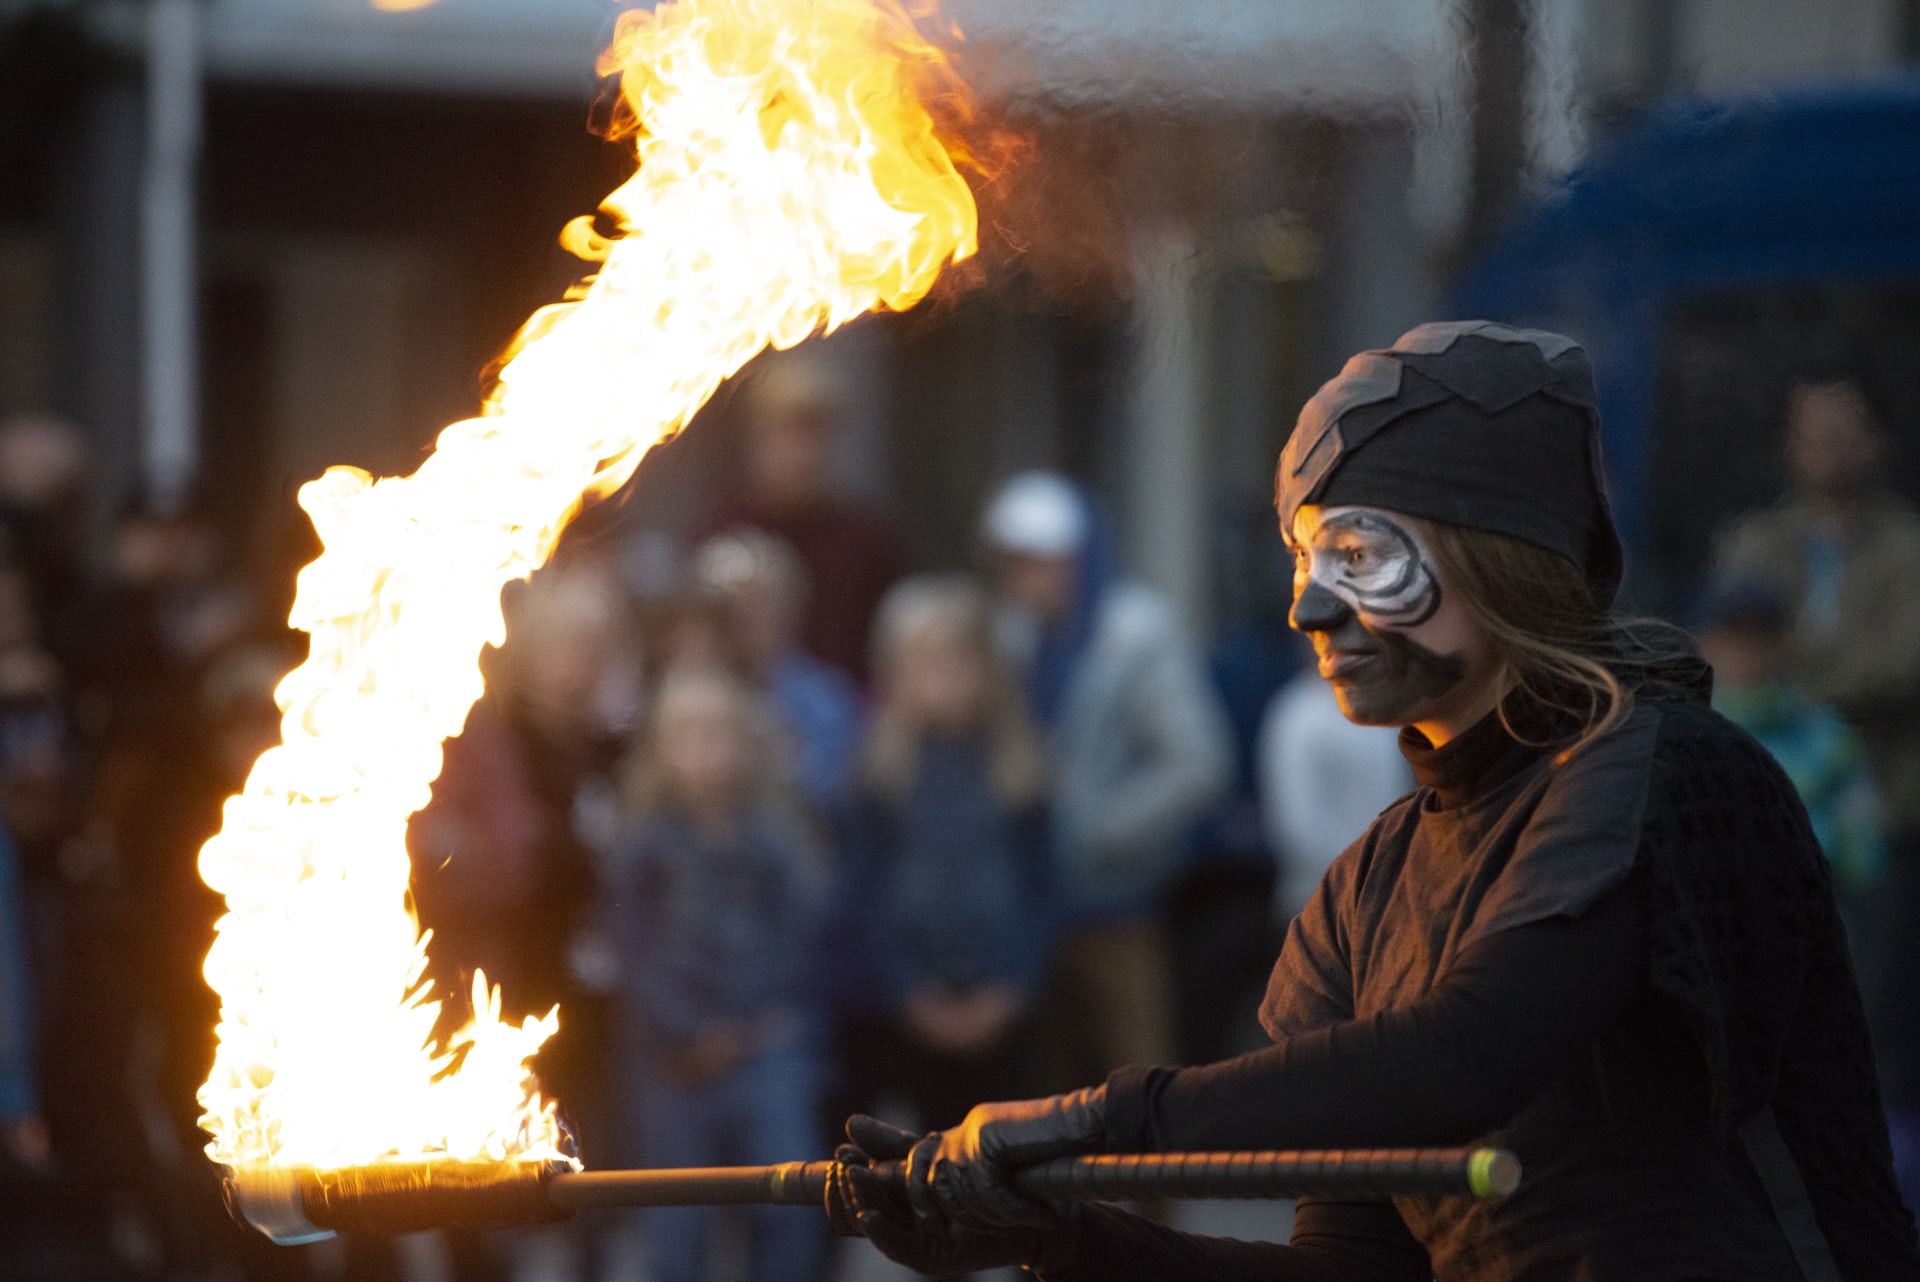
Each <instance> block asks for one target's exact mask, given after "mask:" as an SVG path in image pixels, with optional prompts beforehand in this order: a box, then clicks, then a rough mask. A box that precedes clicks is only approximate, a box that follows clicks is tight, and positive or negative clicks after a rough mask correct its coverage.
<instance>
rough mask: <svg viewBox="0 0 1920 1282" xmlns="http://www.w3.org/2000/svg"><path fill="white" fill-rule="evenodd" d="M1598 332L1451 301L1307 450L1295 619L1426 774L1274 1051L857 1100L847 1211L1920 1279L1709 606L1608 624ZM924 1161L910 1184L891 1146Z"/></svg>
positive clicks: (1285, 988)
mask: <svg viewBox="0 0 1920 1282" xmlns="http://www.w3.org/2000/svg"><path fill="white" fill-rule="evenodd" d="M1601 475H1602V474H1601V468H1600V455H1599V421H1598V416H1597V413H1596V410H1595V404H1594V391H1593V381H1592V375H1591V371H1590V368H1589V366H1588V363H1587V358H1586V356H1585V354H1584V352H1582V350H1581V349H1580V347H1579V346H1578V345H1577V344H1575V343H1574V342H1573V341H1572V340H1570V339H1567V338H1564V337H1562V336H1560V335H1557V334H1550V333H1544V332H1539V331H1523V330H1515V329H1510V328H1506V327H1504V326H1498V325H1490V324H1486V323H1463V324H1444V325H1423V326H1420V327H1419V328H1417V329H1414V330H1412V331H1410V332H1409V333H1407V334H1406V335H1404V336H1403V337H1402V338H1401V339H1400V340H1399V342H1398V343H1397V344H1396V345H1395V346H1394V347H1393V349H1392V350H1390V351H1384V352H1367V353H1363V354H1361V355H1359V356H1357V357H1355V358H1354V359H1353V360H1352V361H1350V362H1349V363H1348V364H1347V366H1346V368H1345V370H1344V371H1342V373H1341V374H1340V376H1339V377H1338V378H1336V379H1334V380H1333V381H1332V382H1330V383H1328V384H1327V385H1326V386H1324V387H1323V388H1321V389H1320V391H1319V393H1318V394H1317V395H1316V396H1315V397H1314V398H1313V400H1312V401H1310V402H1309V403H1308V405H1307V408H1306V409H1305V411H1304V412H1303V413H1302V415H1301V418H1300V422H1299V426H1298V428H1297V429H1296V431H1295V432H1294V435H1293V438H1292V440H1291V442H1290V443H1289V444H1288V446H1287V449H1286V452H1285V454H1284V455H1283V456H1282V458H1281V460H1280V467H1279V474H1278V478H1277V496H1276V497H1277V504H1278V508H1279V515H1280V520H1281V528H1282V530H1283V531H1284V533H1285V535H1286V538H1287V540H1288V543H1289V544H1290V546H1291V547H1292V548H1293V550H1294V552H1295V556H1296V563H1295V565H1296V568H1295V575H1294V606H1293V613H1292V623H1293V626H1294V627H1295V628H1297V629H1298V630H1300V631H1301V632H1304V633H1306V634H1307V635H1308V636H1310V637H1311V638H1312V640H1313V642H1314V646H1315V649H1316V650H1317V651H1318V653H1319V656H1320V670H1321V673H1322V675H1323V676H1325V677H1326V678H1327V680H1328V681H1329V682H1331V683H1332V685H1333V688H1334V691H1335V693H1336V694H1337V696H1338V698H1339V701H1340V706H1341V710H1342V711H1343V712H1344V713H1345V714H1346V716H1347V717H1348V718H1349V719H1351V720H1353V721H1355V722H1359V723H1364V724H1377V725H1397V726H1400V727H1401V728H1402V729H1401V747H1402V750H1403V751H1404V753H1405V754H1406V756H1407V758H1408V760H1409V761H1410V762H1411V763H1412V764H1413V767H1414V770H1415V772H1416V775H1417V777H1418V780H1419V785H1420V786H1419V787H1418V788H1417V789H1416V790H1415V791H1414V792H1413V793H1411V794H1410V795H1409V796H1407V797H1406V798H1405V799H1403V800H1402V801H1400V802H1399V803H1398V804H1396V805H1394V806H1393V807H1391V808H1389V809H1388V810H1387V811H1386V812H1385V813H1383V814H1382V815H1381V816H1380V818H1379V819H1378V820H1376V821H1375V823H1374V825H1373V826H1372V827H1371V828H1370V829H1369V830H1368V831H1367V832H1366V834H1365V835H1364V836H1362V837H1361V838H1360V840H1359V841H1357V842H1355V843H1354V845H1353V846H1351V847H1350V848H1349V849H1348V850H1347V851H1346V852H1345V854H1343V855H1342V856H1341V857H1340V858H1339V860H1338V861H1336V862H1335V864H1334V865H1333V867H1332V868H1331V869H1330V871H1329V872H1328V874H1327V876H1326V878H1325V880H1324V881H1323V882H1322V883H1321V885H1320V887H1319V889H1318V891H1317V892H1316V893H1315V895H1314V896H1313V898H1312V900H1311V902H1310V903H1309V904H1308V905H1307V907H1306V909H1305V910H1304V911H1303V912H1302V913H1301V915H1300V916H1299V918H1298V919H1297V920H1295V921H1294V923H1293V925H1292V927H1291V929H1290V930H1289V932H1288V936H1287V940H1286V944H1285V947H1284V949H1283V951H1282V953H1281V955H1280V959H1279V962H1278V964H1277V965H1276V966H1275V968H1274V973H1273V978H1272V981H1271V984H1270V987H1269V990H1268V995H1267V998H1266V1001H1265V1004H1264V1006H1263V1007H1262V1010H1261V1018H1262V1021H1263V1023H1264V1025H1265V1027H1266V1029H1267V1031H1268V1032H1269V1033H1270V1034H1271V1035H1272V1037H1273V1039H1274V1045H1273V1046H1271V1047H1269V1048H1266V1049H1263V1050H1260V1051H1256V1052H1253V1053H1251V1054H1248V1055H1244V1056H1241V1057H1239V1058H1237V1059H1232V1060H1227V1061H1225V1062H1222V1063H1218V1064H1211V1065H1207V1066H1204V1067H1197V1068H1140V1067H1136V1068H1126V1069H1122V1070H1120V1071H1118V1072H1116V1073H1115V1074H1113V1075H1112V1076H1111V1077H1109V1078H1108V1079H1107V1081H1106V1082H1105V1083H1104V1084H1103V1085H1100V1086H1095V1087H1091V1088H1089V1089H1086V1090H1081V1091H1077V1092H1075V1093H1073V1094H1070V1095H1063V1096H1056V1097H1053V1098H1051V1099H1044V1100H1029V1101H1022V1102H1017V1103H999V1104H982V1105H980V1106H978V1107H977V1108H975V1109H974V1110H973V1111H972V1112H971V1113H970V1114H968V1116H967V1117H966V1119H965V1121H964V1122H963V1123H962V1124H961V1125H960V1126H959V1127H957V1128H955V1129H953V1130H951V1131H948V1132H946V1133H944V1134H933V1135H928V1136H925V1137H917V1136H911V1135H906V1134H904V1133H901V1132H897V1131H893V1130H892V1129H891V1128H888V1127H885V1126H883V1125H881V1124H880V1123H878V1122H875V1121H874V1120H873V1119H870V1118H856V1119H854V1120H853V1122H852V1123H850V1124H849V1133H850V1135H851V1137H852V1138H853V1140H854V1141H855V1143H856V1146H857V1147H851V1148H849V1149H846V1150H843V1154H844V1155H845V1156H846V1157H847V1158H849V1159H851V1160H852V1161H853V1162H854V1163H855V1165H851V1166H848V1167H843V1168H842V1171H841V1173H840V1174H839V1175H837V1176H836V1178H835V1179H834V1181H833V1183H832V1184H831V1186H830V1187H829V1190H828V1196H827V1206H828V1212H829V1215H830V1217H831V1218H833V1220H834V1221H835V1224H836V1227H837V1228H839V1229H841V1230H842V1231H859V1232H863V1233H864V1234H865V1235H866V1236H868V1237H869V1238H871V1239H872V1240H873V1241H874V1243H875V1244H876V1245H877V1246H879V1247H880V1249H881V1250H883V1251H885V1252H886V1253H887V1254H889V1255H891V1256H893V1257H894V1258H895V1259H897V1260H900V1261H902V1262H904V1263H906V1264H908V1265H911V1266H913V1267H915V1268H918V1269H920V1270H922V1271H923V1272H931V1273H953V1272H960V1271H964V1270H968V1269H976V1268H986V1267H993V1266H997V1265H1003V1264H1011V1263H1018V1264H1024V1265H1027V1266H1029V1267H1032V1268H1034V1269H1035V1270H1036V1271H1037V1272H1039V1273H1040V1274H1041V1275H1042V1276H1044V1277H1045V1278H1047V1279H1049V1280H1050V1282H1078V1280H1079V1279H1086V1280H1088V1282H1095V1280H1097V1282H1134V1280H1141V1282H1145V1280H1147V1279H1153V1280H1156V1282H1157V1280H1159V1279H1174V1278H1179V1279H1188V1278H1195V1277H1207V1278H1215V1279H1236V1278H1248V1279H1252V1278H1261V1279H1269V1280H1271V1279H1314V1280H1326V1282H1332V1280H1334V1279H1349V1280H1350V1279H1367V1280H1368V1282H1402V1280H1404V1282H1426V1280H1427V1279H1431V1278H1435V1277H1438V1278H1440V1279H1467V1278H1472V1279H1474V1280H1475V1282H1507V1280H1512V1282H1522V1280H1524V1282H1546V1280H1549V1279H1554V1280H1558V1279H1567V1280H1569V1282H1571V1280H1572V1279H1635V1280H1636V1282H1678V1280H1681V1279H1689V1280H1700V1279H1716V1280H1720V1282H1732V1280H1734V1279H1740V1280H1743V1282H1752V1280H1755V1279H1782V1280H1783V1282H1784V1280H1787V1279H1798V1280H1801V1282H1837V1280H1840V1279H1846V1280H1848V1282H1868V1280H1869V1279H1872V1280H1874V1282H1883V1280H1886V1279H1910V1278H1920V1250H1917V1249H1916V1245H1915V1236H1914V1225H1913V1220H1912V1217H1911V1215H1910V1214H1909V1213H1908V1211H1907V1210H1906V1208H1905V1207H1903V1206H1902V1205H1901V1202H1900V1198H1899V1195H1898V1193H1897V1191H1896V1190H1895V1187H1894V1182H1893V1174H1892V1170H1891V1159H1890V1156H1889V1152H1888V1144H1887V1134H1886V1123H1885V1119H1884V1116H1883V1113H1882V1109H1881V1103H1880V1098H1879V1095H1878V1091H1877V1087H1876V1085H1875V1080H1874V1075H1873V1063H1872V1056H1871V1052H1870V1048H1869V1045H1868V1039H1867V1033H1866V1029H1865V1025H1864V1023H1863V1020H1862V1017H1861V1012H1860V998H1859V995H1858V992H1857V990H1856V987H1855V983H1854V978H1853V975H1852V972H1851V970H1850V969H1849V966H1848V962H1847V955H1846V951H1845V941H1844V938H1843V936H1842V932H1841V928H1840V925H1839V921H1838V918H1837V917H1836V915H1835V911H1834V904H1833V895H1832V890H1831V886H1830V882H1829V877H1828V871H1827V868H1826V866H1825V864H1824V863H1823V862H1822V860H1821V857H1820V853H1819V848H1818V846H1817V845H1816V843H1815V841H1814V838H1813V836H1812V834H1811V832H1810V830H1809V827H1808V823H1807V819H1806V815H1805V812H1804V811H1803V810H1802V808H1801V806H1800V804H1799V802H1798V801H1797V800H1796V799H1795V796H1794V793H1793V790H1792V788H1791V787H1790V785H1789V784H1788V782H1787V780H1786V779H1785V777H1784V776H1783V775H1782V773H1781V772H1780V770H1779V768H1778V767H1777V766H1776V765H1775V764H1774V762H1773V761H1772V760H1771V758H1769V757H1768V756H1767V755H1766V753H1765V752H1764V750H1763V749H1761V748H1760V747H1759V745H1758V744H1756V743H1755V742H1754V741H1753V740H1752V739H1750V738H1748V737H1747V736H1746V735H1745V734H1744V733H1742V732H1740V731H1738V730H1736V729H1735V728H1733V727H1732V726H1731V725H1730V724H1729V723H1728V722H1726V721H1724V720H1722V719H1721V718H1720V717H1719V716H1717V715H1716V714H1714V713H1713V712H1712V711H1710V710H1709V708H1708V707H1707V704H1706V702H1705V695H1706V692H1707V689H1708V686H1709V684H1710V680H1711V673H1710V672H1709V670H1708V669H1707V668H1706V667H1705V665H1704V664H1703V663H1701V662H1700V661H1699V660H1698V659H1697V658H1696V657H1694V655H1693V654H1692V652H1691V649H1690V647H1688V646H1687V645H1686V644H1685V642H1684V638H1683V637H1682V636H1680V635H1679V634H1678V633H1674V632H1671V631H1666V630H1663V629H1661V628H1660V627H1659V626H1658V625H1651V624H1638V625H1636V624H1631V623H1627V622H1623V621H1620V620H1618V619H1616V618H1614V617H1613V616H1612V615H1611V614H1610V613H1609V611H1610V607H1611V604H1612V601H1613V598H1614V595H1615V590H1616V588H1617V587H1618V585H1619V582H1620V577H1621V573H1622V554H1621V548H1620V543H1619V539H1618V537H1617V535H1616V534H1615V531H1614V527H1613V522H1612V518H1611V516H1610V514H1609V511H1608V505H1607V500H1606V496H1605V492H1604V489H1603V487H1602V481H1601ZM1475 1139H1481V1140H1484V1142H1487V1143H1494V1144H1499V1145H1502V1146H1504V1147H1507V1148H1510V1149H1512V1150H1514V1151H1515V1152H1517V1153H1518V1155H1519V1156H1520V1158H1521V1160H1522V1162H1523V1164H1524V1165H1525V1168H1526V1178H1525V1180H1524V1182H1523V1185H1522V1187H1521V1189H1520V1191H1519V1192H1518V1193H1517V1194H1516V1195H1515V1196H1513V1197H1511V1198H1509V1199H1507V1200H1505V1201H1501V1202H1483V1203H1472V1202H1468V1201H1465V1200H1462V1199H1457V1198H1456V1199H1439V1198H1413V1197H1402V1198H1395V1199H1394V1200H1392V1201H1391V1202H1388V1201H1360V1200H1332V1199H1325V1198H1307V1199H1303V1200H1302V1201H1301V1203H1300V1205H1299V1210H1298V1214H1297V1218H1296V1221H1295V1226H1294V1233H1293V1242H1292V1245H1290V1246H1281V1245H1276V1244H1255V1243H1243V1242H1231V1241H1224V1240H1219V1239H1209V1238H1203V1237H1196V1236H1191V1235H1187V1234H1182V1233H1178V1232H1175V1231H1173V1230H1171V1229H1167V1228H1164V1227H1161V1226H1159V1225H1156V1224H1152V1223H1149V1222H1147V1221H1145V1220H1142V1219H1139V1218H1135V1217H1132V1216H1129V1215H1127V1214H1126V1213H1124V1212H1122V1211H1119V1210H1117V1209H1114V1208H1110V1207H1100V1206H1093V1205H1084V1206H1077V1207H1071V1208H1061V1207H1055V1206H1046V1205H1042V1204H1040V1203H1038V1202H1037V1201H1033V1200H1030V1199H1028V1198H1026V1197H1023V1196H1022V1195H1020V1194H1019V1193H1018V1192H1016V1191H1015V1190H1014V1188H1013V1186H1012V1185H1011V1183H1010V1182H1009V1172H1011V1171H1013V1170H1015V1169H1017V1168H1018V1167H1019V1166H1021V1165H1023V1164H1026V1163H1029V1162H1033V1161H1037V1160H1041V1159H1045V1158H1050V1157H1054V1156H1058V1155H1062V1154H1077V1153H1089V1152H1101V1151H1107V1152H1135V1151H1156V1150H1167V1149H1201V1150H1206V1149H1235V1148H1260V1147H1266V1146H1278V1147H1320V1146H1324V1147H1336V1146H1345V1145H1385V1146H1397V1145H1423V1144H1453V1143H1460V1142H1465V1141H1469V1140H1475ZM898 1158H905V1159H906V1160H907V1163H908V1179H907V1182H906V1186H905V1188H904V1190H903V1189H901V1188H900V1187H899V1186H898V1185H897V1184H896V1185H892V1186H890V1185H889V1184H888V1183H887V1182H886V1181H883V1180H881V1179H879V1178H878V1177H877V1175H876V1174H875V1172H873V1171H871V1170H868V1169H866V1168H865V1167H864V1166H861V1165H858V1163H860V1162H862V1161H865V1160H874V1161H878V1160H882V1159H898Z"/></svg>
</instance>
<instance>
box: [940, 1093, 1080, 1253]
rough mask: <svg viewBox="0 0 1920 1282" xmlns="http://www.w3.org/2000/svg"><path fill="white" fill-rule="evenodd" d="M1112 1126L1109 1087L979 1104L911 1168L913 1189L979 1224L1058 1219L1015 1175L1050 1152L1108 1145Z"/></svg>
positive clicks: (1056, 1153) (1002, 1225)
mask: <svg viewBox="0 0 1920 1282" xmlns="http://www.w3.org/2000/svg"><path fill="white" fill-rule="evenodd" d="M1106 1127H1107V1088H1106V1087H1104V1086H1090V1087H1087V1088H1086V1089H1085V1090H1078V1091H1075V1092H1073V1093H1072V1094H1071V1095H1052V1096H1049V1097H1048V1098H1046V1099H1036V1100H1016V1101H1014V1102H1012V1103H1007V1104H977V1105H975V1106H974V1108H973V1111H972V1112H970V1113H968V1114H967V1116H966V1119H965V1120H964V1121H962V1122H961V1123H960V1125H959V1126H958V1127H957V1128H956V1129H954V1130H951V1131H947V1132H946V1133H945V1134H943V1135H940V1136H939V1137H938V1140H939V1142H938V1144H937V1146H935V1151H934V1152H933V1154H932V1156H931V1159H930V1160H928V1161H925V1162H923V1163H921V1164H919V1165H917V1166H913V1167H910V1168H909V1173H908V1176H907V1188H908V1191H909V1193H911V1194H913V1195H914V1205H915V1206H916V1207H919V1206H921V1205H922V1204H923V1203H924V1201H925V1200H926V1198H925V1197H924V1196H923V1195H922V1190H926V1191H927V1192H930V1194H931V1197H932V1200H934V1201H937V1202H938V1203H939V1205H940V1207H941V1209H942V1210H944V1211H945V1212H946V1213H947V1214H948V1215H950V1216H952V1217H953V1218H954V1219H955V1220H957V1221H959V1222H960V1223H962V1224H970V1225H972V1226H974V1227H976V1228H1005V1227H1008V1226H1011V1225H1015V1224H1050V1223H1052V1222H1054V1220H1055V1219H1056V1218H1057V1216H1058V1214H1059V1212H1058V1211H1057V1210H1056V1209H1055V1208H1053V1207H1051V1206H1049V1205H1047V1204H1046V1203H1044V1202H1041V1201H1038V1200H1036V1199H1034V1198H1030V1197H1027V1196H1026V1195H1024V1194H1022V1193H1020V1192H1019V1191H1017V1190H1016V1189H1015V1188H1014V1187H1013V1183H1012V1178H1013V1173H1014V1172H1015V1171H1017V1170H1019V1169H1020V1168H1021V1167H1023V1166H1031V1165H1033V1164H1034V1163H1035V1162H1044V1161H1046V1160H1047V1159H1048V1158H1050V1157H1064V1156H1066V1155H1068V1154H1073V1153H1095V1152H1098V1151H1100V1149H1101V1148H1103V1147H1104V1146H1105V1143H1106ZM928 1138H929V1139H932V1138H934V1137H932V1136H930V1137H928ZM923 1142H924V1141H923ZM916 1152H917V1150H916Z"/></svg>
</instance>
